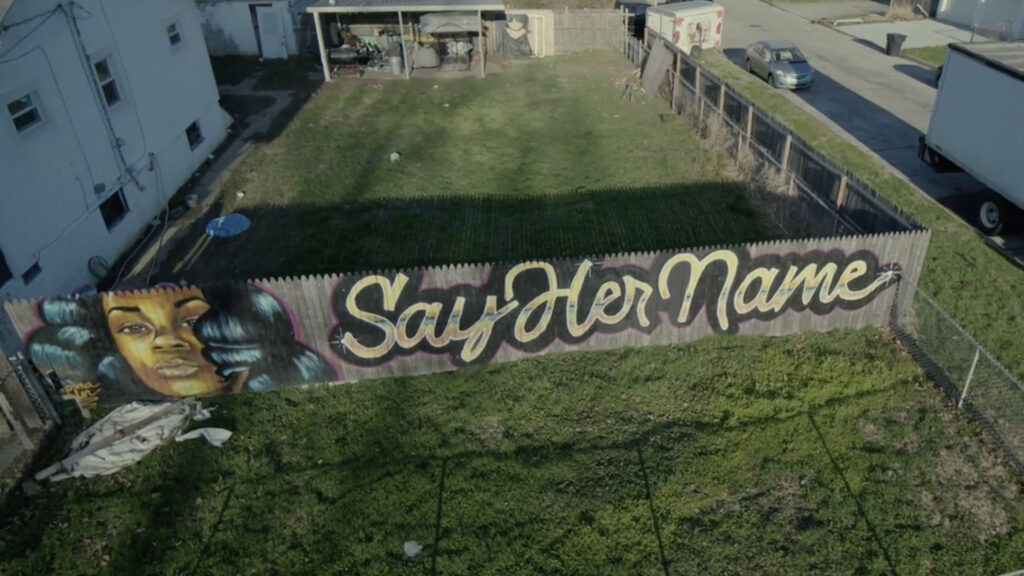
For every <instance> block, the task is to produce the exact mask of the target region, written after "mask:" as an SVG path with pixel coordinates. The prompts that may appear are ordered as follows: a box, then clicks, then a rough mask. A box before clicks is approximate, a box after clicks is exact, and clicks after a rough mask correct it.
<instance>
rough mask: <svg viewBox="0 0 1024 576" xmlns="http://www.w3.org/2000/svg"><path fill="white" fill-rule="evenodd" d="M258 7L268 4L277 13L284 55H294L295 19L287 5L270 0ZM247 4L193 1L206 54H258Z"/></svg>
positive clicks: (218, 0) (258, 50) (224, 0)
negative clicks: (200, 20)
mask: <svg viewBox="0 0 1024 576" xmlns="http://www.w3.org/2000/svg"><path fill="white" fill-rule="evenodd" d="M260 4H269V5H271V6H272V7H273V8H275V9H276V10H277V11H278V12H279V13H280V15H281V26H282V28H283V31H284V36H285V44H286V46H287V49H288V55H289V56H295V55H296V54H298V52H299V49H298V43H297V41H296V37H295V27H296V26H295V20H294V17H293V16H292V11H291V10H290V9H289V2H287V1H285V0H274V1H269V2H260ZM249 5H250V2H238V1H234V0H197V2H196V6H198V7H199V11H200V13H201V14H202V21H203V34H204V35H205V36H206V44H207V47H208V48H209V51H210V55H212V56H227V55H237V56H259V55H260V49H259V45H258V44H257V42H256V30H255V28H253V23H252V14H251V12H250V11H249Z"/></svg>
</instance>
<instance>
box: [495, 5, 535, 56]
mask: <svg viewBox="0 0 1024 576" xmlns="http://www.w3.org/2000/svg"><path fill="white" fill-rule="evenodd" d="M529 20H530V18H529V16H527V15H526V14H508V15H507V20H505V21H500V20H498V21H495V26H496V28H497V29H498V38H497V44H496V46H495V51H496V52H497V53H498V55H499V56H502V57H505V58H525V57H528V56H533V49H532V48H530V35H529V32H530V30H529Z"/></svg>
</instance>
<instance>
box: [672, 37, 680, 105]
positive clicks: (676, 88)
mask: <svg viewBox="0 0 1024 576" xmlns="http://www.w3.org/2000/svg"><path fill="white" fill-rule="evenodd" d="M680 60H682V58H680V57H679V53H678V52H672V61H673V66H672V67H673V68H675V76H673V77H672V113H673V114H675V113H676V93H677V92H679V89H680V88H681V86H679V85H678V84H679V83H680V82H681V79H680V77H679V61H680Z"/></svg>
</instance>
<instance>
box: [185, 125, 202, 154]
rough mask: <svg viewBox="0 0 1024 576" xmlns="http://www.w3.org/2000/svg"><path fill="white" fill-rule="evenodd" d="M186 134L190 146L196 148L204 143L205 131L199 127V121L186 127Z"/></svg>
mask: <svg viewBox="0 0 1024 576" xmlns="http://www.w3.org/2000/svg"><path fill="white" fill-rule="evenodd" d="M185 136H186V137H187V138H188V145H189V148H191V149H193V150H195V149H196V148H198V147H199V145H200V144H202V143H203V131H202V130H200V129H199V121H198V120H197V121H195V122H193V123H191V124H189V125H188V128H186V129H185Z"/></svg>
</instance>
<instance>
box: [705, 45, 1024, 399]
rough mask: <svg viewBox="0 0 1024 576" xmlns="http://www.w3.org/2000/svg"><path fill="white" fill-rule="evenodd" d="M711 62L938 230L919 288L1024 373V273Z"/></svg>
mask: <svg viewBox="0 0 1024 576" xmlns="http://www.w3.org/2000/svg"><path fill="white" fill-rule="evenodd" d="M704 60H705V65H706V66H707V67H708V69H709V70H711V71H712V72H713V73H714V74H716V75H719V76H720V77H721V78H723V79H724V80H725V81H726V82H727V83H728V84H730V85H731V86H733V88H734V89H736V90H737V91H739V92H740V93H742V94H743V95H745V96H746V97H747V98H749V99H750V100H751V101H753V102H754V103H756V104H757V106H759V107H760V108H761V109H762V110H765V111H766V112H768V113H769V114H771V115H773V116H774V117H775V118H777V119H778V120H780V121H781V122H783V123H784V124H786V125H788V126H789V127H790V128H791V129H792V130H793V131H794V132H795V133H796V134H798V135H799V136H800V137H801V138H803V139H804V140H805V141H807V142H808V143H810V144H811V145H812V146H814V147H815V148H816V149H817V150H818V151H819V152H821V153H822V154H824V155H825V156H826V157H828V158H829V159H831V160H832V161H833V162H835V163H836V164H838V165H839V166H841V167H844V168H846V169H848V170H850V171H851V172H852V173H853V174H855V175H856V176H857V177H858V178H860V179H862V180H863V181H864V182H866V183H867V184H868V185H870V186H871V187H873V188H874V189H875V190H876V191H877V192H878V193H879V194H881V195H882V196H884V197H886V198H888V199H889V200H890V201H892V202H893V203H895V204H896V205H897V206H899V207H900V208H902V209H903V210H905V211H906V212H907V213H908V214H910V215H911V216H912V217H913V218H914V219H916V220H917V221H918V222H920V223H921V224H922V225H924V226H925V227H926V228H928V229H930V230H931V231H932V237H931V244H930V245H929V247H928V256H927V258H926V261H925V265H924V269H923V271H922V273H921V280H920V286H921V288H922V289H923V290H924V291H925V292H926V293H927V294H928V295H929V296H931V297H932V298H933V299H934V300H935V301H936V302H938V304H939V305H940V306H941V307H942V308H943V309H944V310H945V311H946V313H947V314H949V315H950V316H951V317H952V318H953V319H954V320H956V322H957V323H959V324H960V325H961V326H963V327H964V328H965V329H966V330H967V331H968V332H970V333H971V335H972V336H974V338H975V339H977V340H978V341H979V342H980V343H981V344H982V346H984V347H985V348H986V349H988V351H989V352H991V353H992V355H993V356H995V357H996V359H997V360H999V361H1000V362H1001V363H1002V364H1003V365H1004V366H1006V367H1007V368H1008V369H1009V370H1010V371H1011V372H1012V373H1014V374H1015V375H1016V376H1017V378H1018V379H1021V378H1024V339H1021V331H1022V329H1024V272H1022V271H1021V269H1020V268H1018V267H1017V266H1016V265H1014V264H1013V263H1012V262H1010V261H1008V260H1007V259H1006V258H1004V257H1003V256H1002V255H1001V254H999V253H998V252H997V251H995V250H994V249H992V248H990V247H989V246H988V244H987V243H986V242H985V240H984V239H983V237H982V236H981V234H980V233H979V232H977V231H976V230H975V229H974V228H973V227H971V226H970V225H968V224H966V223H964V222H963V221H962V220H961V219H960V218H958V217H957V216H955V215H952V214H950V213H949V212H947V211H946V210H945V209H944V208H943V207H942V206H940V205H939V204H938V203H936V202H934V201H933V200H931V199H930V198H928V197H927V196H926V195H925V194H924V193H923V192H921V191H920V190H918V189H917V188H915V187H914V186H913V185H912V184H910V183H908V182H907V181H905V180H903V179H902V178H901V177H899V176H897V175H895V174H893V173H892V172H890V171H889V169H888V168H886V167H885V166H884V165H882V164H881V163H880V162H879V161H877V160H875V159H874V158H873V157H871V156H869V155H868V154H867V153H866V152H864V151H862V150H861V149H860V148H858V147H857V146H855V145H854V144H851V143H850V142H848V141H846V140H845V139H844V138H843V137H842V136H840V135H838V134H837V133H835V132H834V131H832V130H831V129H830V128H828V127H827V126H825V125H824V124H822V123H821V122H819V121H818V120H817V119H815V118H813V117H812V116H811V115H810V114H808V113H807V112H805V111H803V110H801V109H800V108H799V107H797V106H796V105H795V104H793V103H792V102H790V101H789V100H787V99H786V98H784V97H783V96H782V95H781V94H779V93H777V92H776V91H774V90H772V89H771V88H769V87H767V86H766V85H765V84H764V82H761V81H760V80H758V79H756V78H755V77H753V76H751V75H749V74H747V73H746V72H745V71H744V70H741V69H740V68H739V67H738V66H736V65H735V64H733V63H732V62H730V61H728V60H727V59H726V58H725V56H723V55H721V54H718V53H710V52H708V53H706V56H705V59H704Z"/></svg>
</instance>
